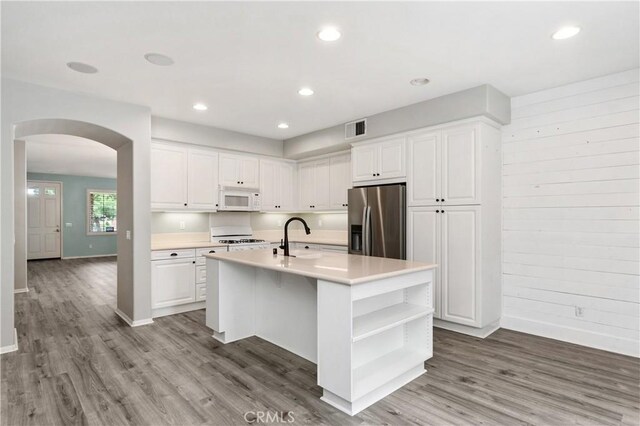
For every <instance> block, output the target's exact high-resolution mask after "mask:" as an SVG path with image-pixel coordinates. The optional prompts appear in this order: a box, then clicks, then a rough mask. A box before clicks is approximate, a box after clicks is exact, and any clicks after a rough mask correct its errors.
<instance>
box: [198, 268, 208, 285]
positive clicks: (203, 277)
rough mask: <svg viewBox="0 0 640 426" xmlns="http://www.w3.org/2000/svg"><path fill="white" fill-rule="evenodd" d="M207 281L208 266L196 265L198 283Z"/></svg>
mask: <svg viewBox="0 0 640 426" xmlns="http://www.w3.org/2000/svg"><path fill="white" fill-rule="evenodd" d="M206 282H207V267H206V266H205V265H198V266H196V283H197V284H203V283H206Z"/></svg>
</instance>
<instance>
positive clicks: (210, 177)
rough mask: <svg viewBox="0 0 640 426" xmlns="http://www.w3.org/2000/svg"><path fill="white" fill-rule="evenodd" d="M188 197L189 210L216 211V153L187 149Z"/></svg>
mask: <svg viewBox="0 0 640 426" xmlns="http://www.w3.org/2000/svg"><path fill="white" fill-rule="evenodd" d="M188 158H189V159H188V179H187V184H188V185H187V186H188V197H187V207H188V208H190V209H202V210H216V209H217V207H218V153H217V152H215V151H211V150H199V149H189V153H188Z"/></svg>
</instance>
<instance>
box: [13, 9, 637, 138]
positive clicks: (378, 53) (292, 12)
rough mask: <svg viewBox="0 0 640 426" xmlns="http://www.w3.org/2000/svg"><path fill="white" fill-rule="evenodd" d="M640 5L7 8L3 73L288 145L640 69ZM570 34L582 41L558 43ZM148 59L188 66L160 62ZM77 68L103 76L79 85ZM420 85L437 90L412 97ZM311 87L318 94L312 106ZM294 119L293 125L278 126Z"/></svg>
mask: <svg viewBox="0 0 640 426" xmlns="http://www.w3.org/2000/svg"><path fill="white" fill-rule="evenodd" d="M638 6H639V3H638V2H619V3H618V2H434V3H427V2H346V3H339V2H335V3H334V2H332V3H326V2H298V3H292V2H278V3H268V2H252V3H242V2H225V3H216V2H188V3H186V2H134V3H127V2H2V73H3V75H6V76H10V77H14V78H18V79H21V80H27V81H31V82H35V83H40V84H44V85H48V86H54V87H59V88H64V89H68V90H72V91H80V92H87V93H92V94H95V95H99V96H102V97H106V98H111V99H116V100H121V101H126V102H132V103H136V104H141V105H147V106H150V107H151V110H152V114H154V115H157V116H163V117H170V118H174V119H179V120H184V121H190V122H197V123H202V124H208V125H213V126H217V127H222V128H227V129H232V130H237V131H241V132H246V133H251V134H256V135H262V136H269V137H273V138H277V139H285V138H289V137H293V136H296V135H299V134H303V133H307V132H310V131H313V130H317V129H321V128H325V127H329V126H332V125H336V124H339V123H343V122H345V121H349V120H351V119H355V118H360V117H363V116H367V115H371V114H374V113H378V112H382V111H385V110H389V109H393V108H397V107H400V106H405V105H409V104H412V103H415V102H420V101H424V100H427V99H431V98H434V97H437V96H440V95H444V94H447V93H452V92H456V91H459V90H463V89H466V88H470V87H474V86H477V85H480V84H485V83H488V84H491V85H493V86H495V87H496V88H498V89H499V90H501V91H503V92H504V93H506V94H508V95H510V96H514V95H521V94H524V93H530V92H533V91H537V90H541V89H546V88H550V87H554V86H559V85H562V84H566V83H569V82H575V81H579V80H583V79H588V78H592V77H596V76H600V75H604V74H607V73H611V72H617V71H623V70H627V69H631V68H635V67H638V66H639V41H638V35H639V23H638V20H639V18H638V16H639V7H638ZM327 24H332V25H336V26H337V27H339V28H340V30H341V31H342V33H343V37H342V38H341V39H340V40H339V41H338V42H336V43H324V42H321V41H319V40H318V39H317V38H316V37H315V34H316V32H317V31H318V30H319V29H320V28H321V27H322V26H324V25H327ZM566 24H575V25H579V26H581V27H582V28H583V31H582V32H581V33H580V34H579V35H578V36H577V37H575V38H572V39H568V40H563V41H554V40H552V39H551V37H550V35H551V33H552V32H553V31H554V30H556V29H557V28H559V27H561V26H563V25H566ZM149 52H159V53H164V54H166V55H169V56H170V57H172V58H173V59H174V60H175V64H174V65H173V66H170V67H158V66H154V65H151V64H149V63H148V62H146V61H145V60H144V58H143V55H144V54H145V53H149ZM69 61H80V62H86V63H88V64H91V65H94V66H95V67H97V68H98V69H99V70H100V72H99V73H97V74H90V75H89V74H87V75H85V74H79V73H77V72H74V71H71V70H70V69H68V68H67V67H66V65H65V64H66V63H67V62H69ZM416 77H427V78H429V79H431V81H432V82H431V83H430V84H429V85H427V86H423V87H414V86H410V85H409V83H408V82H409V80H411V79H412V78H416ZM302 86H309V87H312V88H313V89H314V90H315V92H316V94H315V95H314V96H312V97H309V98H303V97H301V96H299V95H298V94H297V90H298V89H299V88H300V87H302ZM195 102H204V103H206V104H207V105H208V106H209V110H208V111H206V112H198V111H194V110H193V109H192V108H191V106H192V105H193V104H194V103H195ZM281 121H286V122H288V123H289V125H290V128H289V129H287V130H280V129H277V128H276V125H277V124H278V123H279V122H281Z"/></svg>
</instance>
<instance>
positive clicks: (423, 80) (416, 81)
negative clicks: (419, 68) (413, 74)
mask: <svg viewBox="0 0 640 426" xmlns="http://www.w3.org/2000/svg"><path fill="white" fill-rule="evenodd" d="M409 83H411V85H412V86H424V85H425V84H427V83H429V79H428V78H414V79H413V80H411V81H410V82H409Z"/></svg>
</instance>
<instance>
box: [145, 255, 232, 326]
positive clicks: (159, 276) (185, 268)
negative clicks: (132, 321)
mask: <svg viewBox="0 0 640 426" xmlns="http://www.w3.org/2000/svg"><path fill="white" fill-rule="evenodd" d="M216 251H227V248H226V247H205V248H198V249H179V250H154V251H152V252H151V307H152V309H153V310H154V313H153V316H154V317H159V316H163V315H169V314H174V313H179V312H187V311H190V310H194V309H202V308H204V305H203V304H202V303H196V302H202V301H204V300H206V298H207V284H206V282H207V266H206V264H205V258H204V256H203V255H204V254H207V253H214V252H216ZM189 304H192V305H189Z"/></svg>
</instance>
